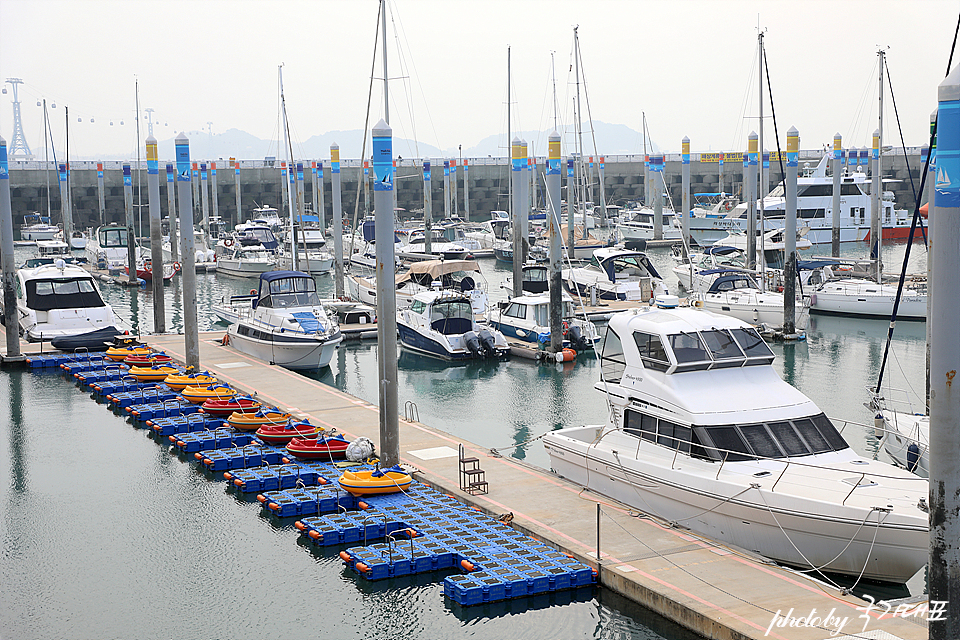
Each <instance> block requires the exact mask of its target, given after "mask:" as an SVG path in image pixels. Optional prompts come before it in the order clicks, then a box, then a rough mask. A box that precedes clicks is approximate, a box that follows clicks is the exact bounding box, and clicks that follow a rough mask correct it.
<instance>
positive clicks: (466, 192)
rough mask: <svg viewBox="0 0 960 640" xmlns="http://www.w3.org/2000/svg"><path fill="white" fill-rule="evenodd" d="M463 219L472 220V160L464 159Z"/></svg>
mask: <svg viewBox="0 0 960 640" xmlns="http://www.w3.org/2000/svg"><path fill="white" fill-rule="evenodd" d="M463 219H464V220H466V221H467V222H470V161H469V160H467V159H466V158H464V160H463Z"/></svg>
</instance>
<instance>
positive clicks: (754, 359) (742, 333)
mask: <svg viewBox="0 0 960 640" xmlns="http://www.w3.org/2000/svg"><path fill="white" fill-rule="evenodd" d="M730 333H731V334H732V335H733V337H734V338H735V339H736V340H737V344H739V345H740V348H741V349H742V350H743V352H744V353H745V354H746V356H747V362H746V365H747V366H750V365H754V364H772V363H773V358H774V355H773V351H771V350H770V347H768V346H767V343H766V342H764V341H763V338H761V337H760V334H759V333H757V330H756V329H754V328H752V327H742V328H739V329H731V330H730Z"/></svg>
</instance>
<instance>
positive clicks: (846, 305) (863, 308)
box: [810, 278, 927, 321]
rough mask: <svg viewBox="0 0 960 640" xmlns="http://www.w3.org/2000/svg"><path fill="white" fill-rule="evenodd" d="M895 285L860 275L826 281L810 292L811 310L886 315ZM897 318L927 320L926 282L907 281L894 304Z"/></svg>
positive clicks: (883, 316)
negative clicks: (879, 282) (880, 282)
mask: <svg viewBox="0 0 960 640" xmlns="http://www.w3.org/2000/svg"><path fill="white" fill-rule="evenodd" d="M896 297H897V285H896V284H895V283H893V284H887V283H883V284H877V282H876V281H875V280H866V279H863V278H841V279H833V280H827V281H826V282H824V283H823V284H821V285H820V286H819V287H817V288H816V289H815V290H814V291H813V293H811V294H810V312H811V313H831V314H834V315H841V316H853V317H861V318H890V316H891V315H892V314H893V303H894V300H896ZM897 319H898V320H924V321H925V320H926V319H927V289H926V283H925V282H922V283H914V282H907V283H906V286H905V288H904V290H903V295H902V296H901V297H900V305H899V306H898V307H897Z"/></svg>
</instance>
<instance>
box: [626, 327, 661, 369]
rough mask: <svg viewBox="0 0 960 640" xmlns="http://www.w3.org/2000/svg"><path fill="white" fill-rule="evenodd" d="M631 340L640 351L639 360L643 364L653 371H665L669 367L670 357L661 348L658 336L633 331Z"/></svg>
mask: <svg viewBox="0 0 960 640" xmlns="http://www.w3.org/2000/svg"><path fill="white" fill-rule="evenodd" d="M633 341H634V342H636V343H637V349H638V350H639V351H640V360H641V361H642V362H643V366H644V367H645V368H648V369H653V370H654V371H666V370H667V369H668V368H669V367H670V359H669V358H668V357H667V352H666V350H664V348H663V342H662V341H661V340H660V336H658V335H654V334H651V333H641V332H639V331H634V332H633Z"/></svg>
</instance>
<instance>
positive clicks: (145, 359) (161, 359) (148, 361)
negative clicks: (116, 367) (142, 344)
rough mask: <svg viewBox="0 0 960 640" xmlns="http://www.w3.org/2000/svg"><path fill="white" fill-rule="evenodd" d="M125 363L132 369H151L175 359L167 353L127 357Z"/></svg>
mask: <svg viewBox="0 0 960 640" xmlns="http://www.w3.org/2000/svg"><path fill="white" fill-rule="evenodd" d="M123 362H124V363H125V364H128V365H130V366H131V367H149V366H151V365H154V364H166V363H168V362H173V358H171V357H170V356H168V355H167V354H165V353H148V354H145V355H133V356H127V357H126V358H124V359H123Z"/></svg>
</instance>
